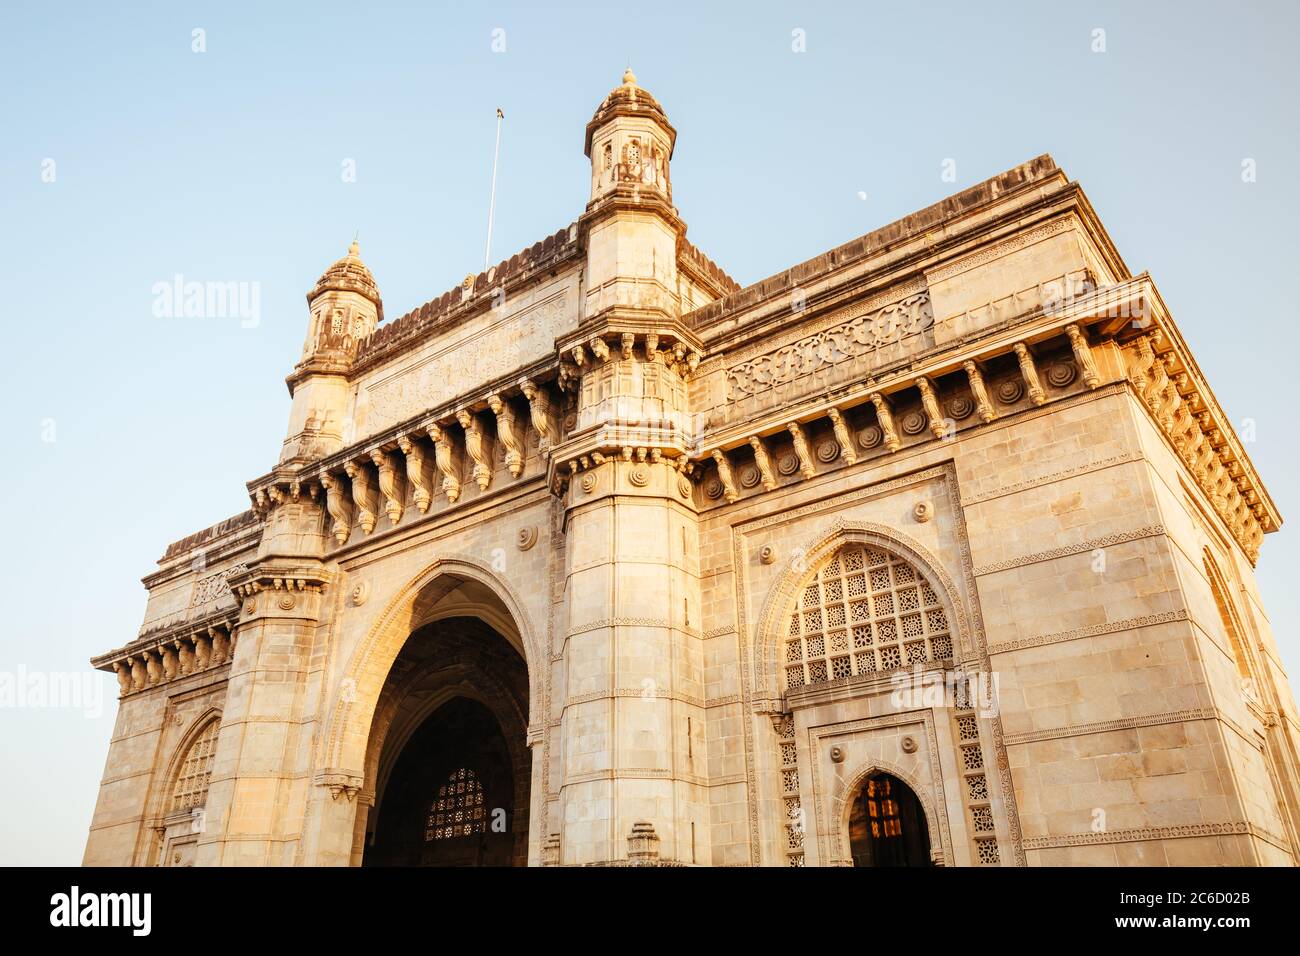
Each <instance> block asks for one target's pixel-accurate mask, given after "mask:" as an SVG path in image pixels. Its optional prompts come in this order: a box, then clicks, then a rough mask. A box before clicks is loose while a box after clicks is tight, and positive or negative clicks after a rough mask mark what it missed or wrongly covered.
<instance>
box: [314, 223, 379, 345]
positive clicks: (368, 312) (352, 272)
mask: <svg viewBox="0 0 1300 956" xmlns="http://www.w3.org/2000/svg"><path fill="white" fill-rule="evenodd" d="M307 307H308V308H309V309H310V310H311V326H310V328H309V329H308V332H307V341H306V342H305V343H304V344H303V361H304V362H310V361H312V360H313V359H322V360H325V361H326V362H328V363H338V362H343V363H347V362H350V361H351V360H352V357H353V356H355V355H356V352H357V345H358V344H359V343H360V342H361V340H362V339H364V338H366V337H367V336H368V335H370V333H371V332H373V331H374V330H375V326H377V325H378V324H379V323H380V321H382V319H383V317H384V303H383V300H382V299H381V298H380V297H379V286H377V285H376V284H375V277H374V276H373V275H371V274H370V270H369V269H368V268H366V264H365V263H364V262H362V261H361V248H360V246H359V245H358V244H357V241H356V240H355V239H354V240H353V241H352V245H350V246H348V254H347V255H345V256H344V257H343V258H342V259H339V260H338V261H337V262H335V263H334V264H333V265H332V266H330V267H329V268H328V269H326V270H325V272H324V274H323V275H321V277H320V278H319V279H317V280H316V285H315V286H314V287H313V288H312V290H311V291H310V292H308V293H307Z"/></svg>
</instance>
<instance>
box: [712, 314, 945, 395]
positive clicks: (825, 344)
mask: <svg viewBox="0 0 1300 956" xmlns="http://www.w3.org/2000/svg"><path fill="white" fill-rule="evenodd" d="M933 325H934V313H933V312H932V311H931V309H930V295H929V292H920V293H918V294H916V295H912V296H908V297H907V298H905V299H903V300H902V301H901V302H896V303H894V304H892V305H887V306H885V307H884V308H882V309H879V310H877V311H875V312H872V313H870V314H868V315H862V316H858V317H856V318H853V319H850V320H849V321H847V322H844V323H842V324H840V325H837V326H834V327H832V328H830V329H827V330H825V331H823V332H818V333H816V334H815V335H810V336H808V337H807V338H804V339H800V340H799V341H797V342H794V343H792V344H790V345H784V346H781V347H780V348H778V349H774V350H773V351H771V352H768V353H767V354H765V355H760V356H758V357H757V358H754V359H750V360H749V361H746V362H742V363H741V364H739V365H736V366H733V367H732V368H730V369H728V370H727V385H728V388H729V389H730V394H731V398H732V400H735V399H738V398H742V397H744V396H748V395H757V394H760V393H762V392H764V391H766V390H768V389H770V388H771V387H772V386H774V385H780V384H783V383H786V382H792V381H795V380H796V379H800V378H803V377H805V376H810V375H812V374H813V373H814V372H818V371H821V370H824V369H827V368H831V367H833V366H835V365H838V364H839V363H842V362H847V361H850V360H852V359H855V358H860V357H863V356H867V355H870V354H871V353H872V352H875V351H876V350H878V349H880V348H883V347H885V346H889V345H895V344H898V343H900V342H903V341H905V340H907V339H909V338H912V337H914V336H917V335H919V334H921V333H923V332H925V331H926V330H927V329H929V328H931V327H932V326H933Z"/></svg>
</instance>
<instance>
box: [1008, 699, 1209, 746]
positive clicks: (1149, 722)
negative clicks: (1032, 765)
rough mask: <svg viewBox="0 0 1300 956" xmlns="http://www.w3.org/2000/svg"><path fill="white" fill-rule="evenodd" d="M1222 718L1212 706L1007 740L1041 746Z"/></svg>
mask: <svg viewBox="0 0 1300 956" xmlns="http://www.w3.org/2000/svg"><path fill="white" fill-rule="evenodd" d="M1218 716H1219V713H1218V711H1216V710H1215V709H1214V708H1212V707H1199V708H1196V709H1195V710H1176V711H1170V712H1169V713H1165V714H1147V715H1145V716H1142V717H1122V718H1120V719H1118V720H1099V721H1096V722H1095V723H1091V724H1074V725H1072V726H1068V727H1053V728H1050V729H1048V730H1033V731H1029V732H1027V733H1023V734H1011V735H1010V736H1009V737H1007V738H1006V744H1007V746H1008V747H1015V746H1018V745H1020V744H1032V743H1037V742H1038V741H1040V740H1058V739H1060V738H1061V737H1083V736H1086V735H1088V734H1104V733H1108V732H1109V731H1112V730H1134V729H1136V728H1138V727H1158V726H1160V725H1161V724H1183V723H1187V722H1188V721H1192V720H1214V719H1215V718H1216V717H1218Z"/></svg>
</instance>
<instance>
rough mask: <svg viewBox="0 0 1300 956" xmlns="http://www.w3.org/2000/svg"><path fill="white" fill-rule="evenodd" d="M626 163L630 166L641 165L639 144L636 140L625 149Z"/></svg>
mask: <svg viewBox="0 0 1300 956" xmlns="http://www.w3.org/2000/svg"><path fill="white" fill-rule="evenodd" d="M627 161H628V164H629V165H631V166H640V165H641V144H640V143H639V142H637V141H636V140H632V142H631V143H630V144H629V145H628V147H627Z"/></svg>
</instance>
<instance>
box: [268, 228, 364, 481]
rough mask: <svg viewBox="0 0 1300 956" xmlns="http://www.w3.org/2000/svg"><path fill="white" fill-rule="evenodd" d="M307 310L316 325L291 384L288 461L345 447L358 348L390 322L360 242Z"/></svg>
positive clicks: (327, 275)
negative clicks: (350, 375) (385, 321)
mask: <svg viewBox="0 0 1300 956" xmlns="http://www.w3.org/2000/svg"><path fill="white" fill-rule="evenodd" d="M307 307H308V309H310V310H311V321H310V322H309V324H308V326H307V339H306V341H305V342H304V343H303V347H302V359H301V360H300V361H299V362H298V365H297V366H296V367H295V368H294V370H293V373H292V374H291V375H290V376H289V377H288V379H287V380H286V381H287V383H288V385H289V394H291V395H292V396H293V408H292V409H291V410H290V413H289V431H288V436H287V437H286V438H285V442H284V449H283V450H282V451H281V455H280V459H281V461H282V462H284V461H290V460H312V459H315V458H319V457H321V456H322V455H326V454H329V453H330V452H332V451H334V450H336V449H337V448H339V447H340V446H341V442H342V436H341V434H340V431H339V429H340V424H341V422H342V421H343V420H344V417H345V414H346V411H347V402H348V377H347V376H348V372H349V370H350V369H351V367H352V361H353V359H355V358H356V355H357V347H358V346H359V345H360V344H361V342H362V341H363V340H364V339H366V338H367V337H368V336H369V335H370V334H371V333H372V332H374V331H375V327H376V326H377V325H379V322H380V321H381V320H382V319H383V317H384V303H383V300H382V299H381V298H380V297H379V287H378V286H377V285H376V284H375V277H374V276H373V275H371V274H370V270H369V269H367V268H366V264H365V263H364V262H362V261H361V249H360V247H359V246H358V245H357V242H356V240H353V242H352V244H351V245H350V246H349V247H348V253H347V255H345V256H344V257H343V258H341V259H339V260H338V261H337V262H335V263H334V264H333V265H332V266H330V267H329V268H328V269H326V270H325V272H324V274H323V275H322V276H321V277H320V278H319V279H318V280H317V281H316V285H315V286H313V287H312V290H311V291H310V292H308V293H307Z"/></svg>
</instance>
